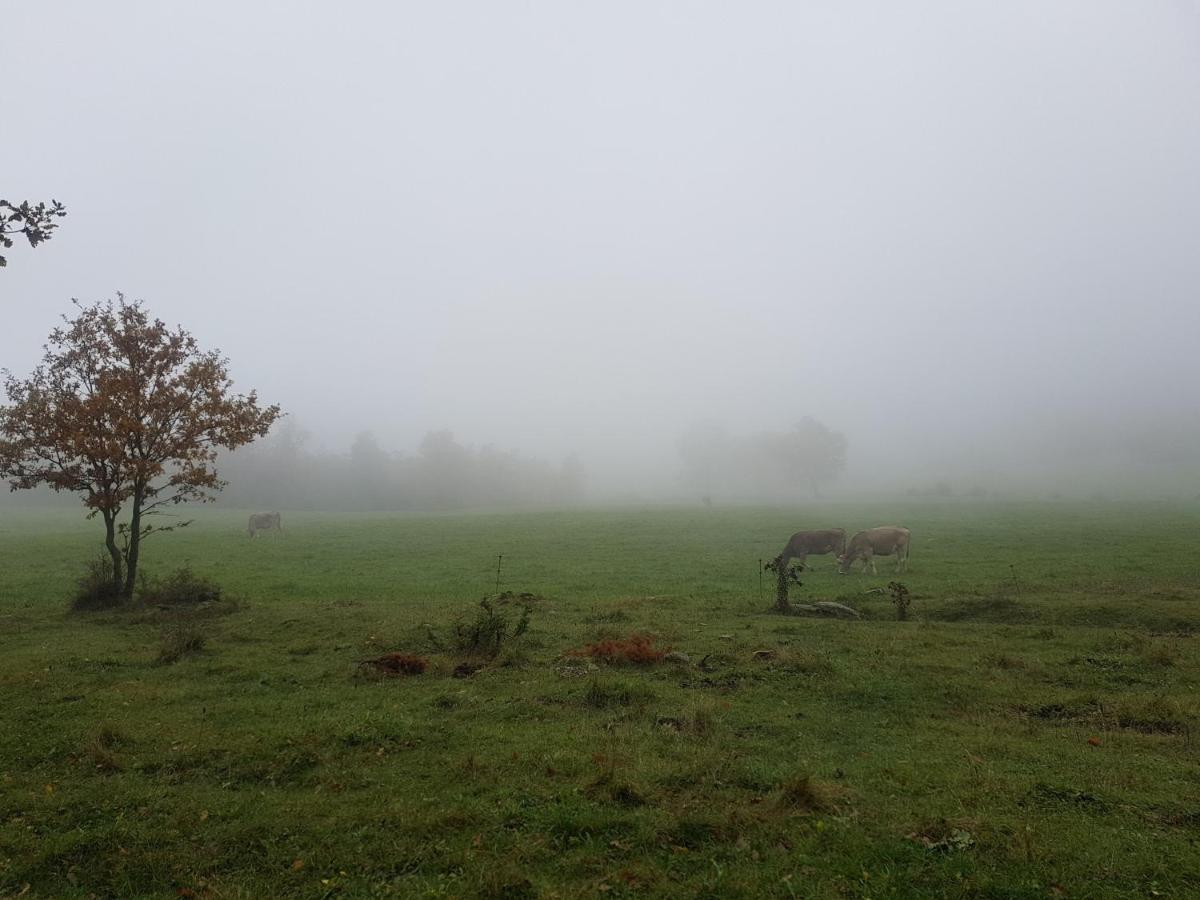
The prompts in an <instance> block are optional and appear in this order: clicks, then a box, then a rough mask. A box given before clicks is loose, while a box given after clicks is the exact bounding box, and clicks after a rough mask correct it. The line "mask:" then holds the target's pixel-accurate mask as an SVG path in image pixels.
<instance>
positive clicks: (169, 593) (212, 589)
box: [138, 566, 221, 606]
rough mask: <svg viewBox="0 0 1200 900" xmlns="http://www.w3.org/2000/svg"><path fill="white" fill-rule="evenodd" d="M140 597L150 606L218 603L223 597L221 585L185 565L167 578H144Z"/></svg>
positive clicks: (139, 591) (139, 592)
mask: <svg viewBox="0 0 1200 900" xmlns="http://www.w3.org/2000/svg"><path fill="white" fill-rule="evenodd" d="M138 599H139V600H141V602H142V603H144V604H147V605H149V606H195V605H197V604H200V603H216V602H217V601H219V600H220V599H221V587H220V585H218V584H215V583H214V582H212V581H209V580H208V579H207V578H202V577H200V576H198V575H196V574H195V573H194V572H192V570H191V568H190V567H188V566H184V567H183V568H182V569H176V570H175V571H174V572H173V573H171V574H170V575H168V576H167V577H166V578H161V579H157V578H156V579H152V580H144V581H143V582H142V584H141V586H140V587H139V589H138Z"/></svg>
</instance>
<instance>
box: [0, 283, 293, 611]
mask: <svg viewBox="0 0 1200 900" xmlns="http://www.w3.org/2000/svg"><path fill="white" fill-rule="evenodd" d="M77 305H78V304H77ZM63 320H64V323H65V324H64V326H63V327H60V328H56V329H54V331H52V332H51V333H50V339H49V342H48V343H47V345H46V349H45V354H44V355H43V357H42V364H41V365H40V366H38V367H37V368H36V369H35V370H34V372H33V374H32V375H30V376H29V377H28V378H24V379H21V378H16V377H14V376H13V375H12V374H11V373H7V372H6V373H5V383H4V388H5V391H6V392H7V394H8V397H9V399H10V401H11V404H10V405H8V406H4V407H0V476H2V477H5V478H8V479H9V483H10V485H11V487H12V489H13V490H19V489H29V488H34V487H37V486H39V485H43V484H44V485H48V486H49V487H50V488H52V489H54V490H56V491H71V492H74V493H78V494H82V495H83V502H84V505H85V506H86V507H87V508H88V509H89V513H88V517H89V518H91V517H92V516H96V515H99V516H100V517H101V519H103V521H104V541H105V547H106V548H107V549H108V553H109V556H110V558H111V560H112V575H113V580H114V581H115V582H118V583H122V591H123V594H124V596H125V597H131V596H132V595H133V588H134V584H135V583H136V578H137V568H138V559H139V554H140V549H141V542H142V541H143V540H144V539H145V538H147V537H149V536H150V535H151V534H153V533H155V532H158V531H170V530H171V529H172V527H175V526H170V525H167V526H161V525H160V526H157V527H155V526H154V525H153V524H152V523H150V522H148V521H147V519H148V518H150V517H152V516H154V515H155V514H156V513H160V512H162V511H163V510H164V509H165V508H167V507H171V506H175V505H177V504H180V503H184V502H186V501H200V502H203V501H206V500H210V499H212V497H213V495H214V494H215V493H216V492H217V491H219V490H220V489H221V488H222V486H223V485H224V482H222V481H221V480H220V479H219V478H218V477H217V472H216V468H215V461H216V456H217V451H218V449H222V448H223V449H233V448H235V447H238V446H241V445H243V444H247V443H249V442H250V441H252V440H254V439H255V438H257V437H261V436H262V435H264V434H266V433H267V431H268V429H270V427H271V424H272V423H273V422H274V421H275V420H276V419H277V418H278V417H279V415H280V412H279V407H278V406H268V407H262V406H260V405H259V403H258V399H257V397H256V396H255V393H254V392H253V391H251V392H250V393H249V394H234V393H233V392H232V382H231V381H230V379H229V375H228V361H227V360H226V359H224V358H223V357H221V355H220V354H219V353H217V352H215V351H212V352H203V351H201V350H200V349H199V348H198V347H197V345H196V341H195V339H194V338H193V337H192V336H191V335H190V334H188V333H187V332H186V331H184V330H183V329H182V328H176V329H174V330H172V329H170V328H168V327H167V326H166V324H164V323H163V322H162V321H161V320H159V319H152V318H151V317H150V315H149V313H147V312H146V310H145V309H144V308H143V306H142V304H141V303H140V302H133V303H129V302H126V300H125V298H124V297H123V296H121V295H120V294H118V295H117V300H116V302H115V303H114V302H113V301H111V300H110V301H107V302H103V303H96V304H94V305H92V306H86V307H85V306H80V307H79V313H78V315H77V316H76V317H75V318H73V319H70V318H67V317H65V316H64V317H63ZM125 510H128V512H129V518H128V521H123V520H121V518H120V516H121V513H122V512H123V511H125ZM118 537H120V539H121V542H120V544H118Z"/></svg>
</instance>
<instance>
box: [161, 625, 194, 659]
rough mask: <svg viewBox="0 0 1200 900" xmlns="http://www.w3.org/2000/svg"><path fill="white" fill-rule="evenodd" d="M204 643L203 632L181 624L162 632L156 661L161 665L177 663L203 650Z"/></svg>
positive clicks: (192, 626)
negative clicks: (160, 645)
mask: <svg viewBox="0 0 1200 900" xmlns="http://www.w3.org/2000/svg"><path fill="white" fill-rule="evenodd" d="M205 641H206V638H205V636H204V632H202V631H201V630H200V629H199V628H197V627H196V626H195V625H191V624H188V623H186V622H181V623H179V624H178V625H175V626H173V627H171V628H168V629H167V630H166V631H164V632H163V637H162V647H161V648H160V649H159V651H158V661H159V662H160V663H162V664H163V665H170V664H171V663H174V662H178V661H179V660H181V659H183V658H184V657H185V656H191V655H192V654H193V653H199V652H200V651H201V650H203V649H204V644H205Z"/></svg>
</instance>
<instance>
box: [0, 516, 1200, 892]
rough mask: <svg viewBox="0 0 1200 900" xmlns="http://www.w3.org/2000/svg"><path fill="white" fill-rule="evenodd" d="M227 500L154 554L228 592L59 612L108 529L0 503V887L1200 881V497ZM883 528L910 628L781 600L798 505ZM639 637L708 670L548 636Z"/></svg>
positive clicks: (815, 520) (805, 521)
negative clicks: (574, 507)
mask: <svg viewBox="0 0 1200 900" xmlns="http://www.w3.org/2000/svg"><path fill="white" fill-rule="evenodd" d="M244 519H245V515H244V514H242V513H234V512H222V511H211V510H203V511H201V512H200V515H199V517H198V521H197V523H196V524H195V525H193V526H192V527H190V528H189V529H186V530H184V531H182V532H179V533H177V534H174V535H171V536H169V537H165V538H163V539H162V542H161V543H158V544H155V545H154V546H152V547H151V548H149V551H148V552H149V557H148V565H149V566H150V567H151V569H152V570H153V572H160V573H167V572H170V571H173V570H175V569H177V568H179V567H180V566H183V565H188V566H190V567H191V569H192V570H193V571H194V572H195V573H196V574H197V575H198V576H200V577H208V578H211V579H213V580H214V581H216V582H218V583H219V584H220V585H221V586H222V587H223V588H224V590H225V594H226V596H227V597H230V598H232V599H233V600H234V601H236V602H230V603H223V604H221V605H220V606H213V605H204V604H201V605H200V606H198V607H196V608H191V607H188V608H174V607H170V606H167V607H164V608H161V609H160V608H157V607H151V608H148V609H143V610H139V611H119V612H96V613H88V614H78V613H76V614H71V613H68V611H67V609H68V604H69V599H70V596H71V593H72V589H73V586H74V584H75V582H76V581H77V579H78V575H79V571H80V568H81V566H82V565H83V563H85V562H86V560H87V559H88V558H90V557H91V556H92V555H94V551H95V546H96V543H97V534H96V533H95V531H96V529H95V526H94V523H85V522H82V521H81V520H77V519H76V517H74V516H72V515H68V514H65V513H26V512H21V513H15V512H5V513H4V514H3V517H2V518H0V696H2V697H3V709H4V717H3V721H4V725H5V727H4V728H3V729H0V895H10V894H19V893H20V892H22V891H25V896H27V897H60V896H66V897H70V896H79V897H84V896H88V895H89V894H94V895H97V896H119V897H138V896H180V895H181V893H182V895H184V896H193V895H194V896H212V897H266V896H306V897H307V896H312V897H320V896H442V895H445V896H493V897H500V896H507V897H521V896H529V897H533V896H547V897H549V896H558V897H576V896H605V897H611V896H712V897H739V896H744V897H757V896H781V897H789V896H798V897H809V896H815V897H826V896H829V897H839V896H854V897H859V896H861V897H908V896H920V895H924V896H958V897H975V896H989V897H1045V896H1078V897H1118V896H1146V895H1152V894H1153V893H1154V892H1157V893H1159V894H1160V895H1162V896H1187V895H1192V894H1196V893H1197V892H1200V851H1198V850H1197V841H1198V840H1200V775H1198V774H1197V772H1198V771H1200V769H1198V767H1197V760H1198V756H1200V743H1198V732H1197V728H1198V727H1200V653H1198V651H1197V642H1198V641H1200V636H1197V635H1196V634H1195V632H1196V630H1197V628H1198V626H1200V574H1198V572H1200V570H1198V569H1197V567H1196V563H1195V557H1194V553H1195V537H1196V535H1197V533H1200V529H1198V526H1200V509H1197V508H1196V507H1194V506H1171V505H1166V504H1162V505H1157V506H1151V505H1141V506H1134V505H1116V504H1077V505H1070V504H1028V505H1016V504H1013V505H1008V504H996V505H987V504H979V505H966V504H943V505H923V504H910V505H908V506H897V507H893V508H886V507H883V506H867V505H862V506H853V505H846V506H840V507H833V506H831V507H824V508H819V509H818V508H813V509H808V510H804V511H796V510H790V511H789V510H784V509H766V510H763V509H737V510H721V509H713V510H666V509H648V510H609V511H589V512H570V513H553V512H546V513H530V514H482V513H481V514H472V515H454V516H426V517H398V516H386V515H379V514H372V515H356V516H351V515H345V514H343V515H330V514H318V513H307V514H306V513H285V514H284V529H285V533H284V534H283V535H282V536H278V537H264V538H260V539H256V540H254V541H250V540H248V539H247V538H246V537H245V534H244ZM891 522H895V523H898V524H905V525H908V526H909V527H911V528H912V529H913V532H914V545H913V554H912V561H911V565H910V572H909V573H908V574H907V575H905V576H904V577H903V578H902V579H901V580H903V581H904V582H905V583H906V584H907V585H908V586H909V588H910V589H911V591H912V597H913V603H912V607H911V609H910V620H909V621H907V622H904V623H898V622H896V621H894V619H895V610H894V608H893V607H892V604H891V602H890V599H889V598H888V596H887V595H886V593H866V591H868V590H870V589H872V588H878V587H883V586H885V585H886V584H887V582H888V581H889V580H891V579H892V577H893V576H892V575H891V574H890V573H889V571H888V567H887V565H886V563H882V562H881V565H880V575H879V576H878V577H874V576H869V575H868V576H858V575H855V576H847V577H839V576H837V575H836V574H834V573H833V571H832V562H831V561H830V560H829V559H827V558H817V559H816V560H814V563H815V564H816V566H817V567H818V568H817V569H816V570H815V571H813V572H810V573H805V575H804V577H803V580H804V582H805V583H804V586H803V587H802V588H800V589H799V590H798V595H802V596H803V597H804V598H806V599H831V600H840V601H841V602H845V603H848V604H851V605H853V606H855V607H856V608H858V609H860V610H861V611H862V612H863V613H864V616H865V618H864V620H862V621H840V620H838V621H834V620H823V619H806V618H791V617H786V618H785V617H779V616H776V615H773V614H771V613H769V612H768V611H767V610H768V608H769V606H770V605H771V599H772V598H771V588H772V585H771V583H770V582H769V581H768V580H766V579H764V582H763V589H762V590H763V595H762V597H761V598H760V596H759V579H758V560H759V559H764V560H765V559H770V558H771V557H772V556H774V555H775V553H777V552H778V550H779V547H781V546H782V545H783V543H784V541H785V540H786V538H787V536H788V535H789V534H790V533H791V531H793V530H795V529H796V528H799V527H802V526H812V527H818V526H822V527H823V526H826V525H841V526H843V527H846V528H847V529H848V530H853V529H855V528H858V527H863V526H866V525H873V524H880V523H891ZM498 554H504V560H503V569H502V573H501V576H502V583H501V589H502V590H503V589H511V590H514V591H518V592H520V591H527V592H530V593H531V594H532V595H534V599H533V600H530V601H528V602H529V603H531V604H532V613H531V617H530V621H529V628H528V630H527V631H526V633H524V634H523V635H521V636H520V638H518V639H517V642H516V643H515V644H512V645H511V646H508V647H507V648H502V649H501V651H500V652H498V653H497V654H495V656H494V657H491V656H489V657H487V658H478V659H473V660H472V661H471V665H469V666H467V667H466V669H465V670H464V669H463V668H462V667H461V665H460V664H461V663H462V662H463V658H462V657H461V655H460V654H459V653H458V652H456V650H455V649H454V647H453V646H452V645H451V644H449V643H446V644H444V646H443V647H442V648H441V649H438V648H436V647H432V646H431V645H430V642H429V629H427V628H426V627H425V626H426V625H432V626H433V631H434V633H435V634H443V635H444V634H448V633H450V629H452V626H453V623H454V622H455V621H456V620H460V621H461V620H465V621H472V619H471V617H473V616H475V615H476V612H477V610H478V609H479V607H478V606H477V601H478V599H479V598H480V597H481V596H483V595H484V594H493V593H495V590H496V582H495V566H496V556H497V555H498ZM497 608H498V609H499V608H500V607H497ZM504 611H505V614H506V615H510V616H511V618H513V619H515V618H516V614H517V607H506V608H505V610H504ZM180 634H182V635H187V636H189V637H195V636H197V635H199V636H202V638H203V639H202V640H200V641H193V640H189V641H188V642H187V644H188V647H187V649H188V651H189V652H187V653H184V654H181V655H179V656H178V657H177V658H176V659H175V661H174V662H173V663H172V664H170V665H164V664H163V663H162V662H161V661H160V657H161V656H162V653H163V651H164V649H167V648H169V647H170V646H173V645H172V644H170V641H171V640H173V638H172V636H173V635H180ZM634 634H638V635H647V636H651V637H653V638H654V639H655V640H656V641H657V642H658V644H659V645H661V646H663V647H666V646H669V647H672V648H674V650H676V651H678V652H681V653H684V654H686V656H687V657H688V658H689V659H690V662H685V661H680V660H679V659H673V660H670V661H667V660H663V661H661V662H658V663H654V664H650V665H636V666H630V665H622V666H608V665H605V664H603V663H597V662H595V661H594V660H593V659H592V658H591V657H589V656H586V655H578V654H572V653H571V652H570V651H572V650H578V649H579V648H582V647H586V646H587V645H589V644H595V643H596V642H604V641H621V640H624V639H628V638H629V636H630V635H634ZM758 651H770V652H766V653H761V652H758ZM389 652H400V653H413V654H419V655H420V656H421V657H422V658H427V659H428V660H429V662H430V664H429V667H428V668H427V670H426V671H425V672H424V673H422V674H415V675H408V676H395V677H381V676H372V677H366V676H365V675H364V669H363V667H362V666H361V665H360V663H361V662H362V661H363V660H364V659H370V658H376V657H379V656H381V655H383V654H385V653H389ZM476 667H479V668H476ZM26 885H28V889H27V890H26Z"/></svg>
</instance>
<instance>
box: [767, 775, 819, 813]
mask: <svg viewBox="0 0 1200 900" xmlns="http://www.w3.org/2000/svg"><path fill="white" fill-rule="evenodd" d="M777 801H778V804H779V806H781V807H784V808H786V809H789V810H793V811H797V812H801V811H802V812H823V811H825V810H828V809H830V808H831V807H832V805H833V804H832V802H831V799H830V797H829V791H828V790H827V789H826V788H825V787H824V786H823V785H820V784H818V783H817V782H815V781H813V779H812V777H811V776H809V775H800V776H798V777H796V778H792V779H789V780H788V781H785V782H784V783H783V784H781V785H780V786H779V795H778V797H777Z"/></svg>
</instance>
